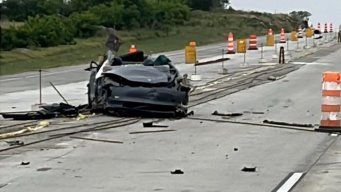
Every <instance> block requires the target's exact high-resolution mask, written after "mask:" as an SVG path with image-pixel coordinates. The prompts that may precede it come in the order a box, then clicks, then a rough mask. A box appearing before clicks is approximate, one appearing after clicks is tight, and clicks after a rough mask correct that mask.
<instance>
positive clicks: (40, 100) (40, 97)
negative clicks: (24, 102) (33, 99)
mask: <svg viewBox="0 0 341 192" xmlns="http://www.w3.org/2000/svg"><path fill="white" fill-rule="evenodd" d="M41 103H42V93H41V69H39V105H41Z"/></svg>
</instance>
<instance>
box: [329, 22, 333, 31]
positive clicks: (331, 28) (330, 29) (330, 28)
mask: <svg viewBox="0 0 341 192" xmlns="http://www.w3.org/2000/svg"><path fill="white" fill-rule="evenodd" d="M329 33H333V23H330V26H329Z"/></svg>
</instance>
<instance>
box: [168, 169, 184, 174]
mask: <svg viewBox="0 0 341 192" xmlns="http://www.w3.org/2000/svg"><path fill="white" fill-rule="evenodd" d="M171 174H172V175H181V174H184V172H183V171H182V170H181V169H175V170H174V171H171Z"/></svg>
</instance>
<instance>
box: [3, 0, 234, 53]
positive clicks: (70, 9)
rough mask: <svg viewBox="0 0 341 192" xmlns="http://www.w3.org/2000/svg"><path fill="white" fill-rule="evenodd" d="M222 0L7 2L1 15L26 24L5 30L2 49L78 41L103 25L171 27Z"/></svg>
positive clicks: (58, 0) (48, 0)
mask: <svg viewBox="0 0 341 192" xmlns="http://www.w3.org/2000/svg"><path fill="white" fill-rule="evenodd" d="M223 2H228V0H6V1H4V2H2V3H1V14H2V17H4V18H6V19H8V20H10V21H21V22H24V24H23V25H22V26H20V27H10V28H8V29H2V30H1V49H2V50H11V49H14V48H27V47H49V46H56V45H65V44H74V43H75V41H74V38H88V37H91V36H94V35H95V33H96V32H97V31H98V29H99V28H102V27H115V28H116V29H117V30H122V29H124V30H132V29H135V28H149V29H156V30H165V31H168V30H169V29H170V28H171V26H174V25H183V24H185V22H186V21H188V20H189V19H190V13H191V10H193V9H201V10H209V9H212V8H214V7H216V6H220V5H221V4H222V3H223Z"/></svg>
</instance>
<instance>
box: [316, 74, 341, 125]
mask: <svg viewBox="0 0 341 192" xmlns="http://www.w3.org/2000/svg"><path fill="white" fill-rule="evenodd" d="M321 112H322V115H321V123H320V127H319V129H318V130H320V131H341V74H340V73H338V72H330V71H327V72H324V73H323V82H322V105H321Z"/></svg>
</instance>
